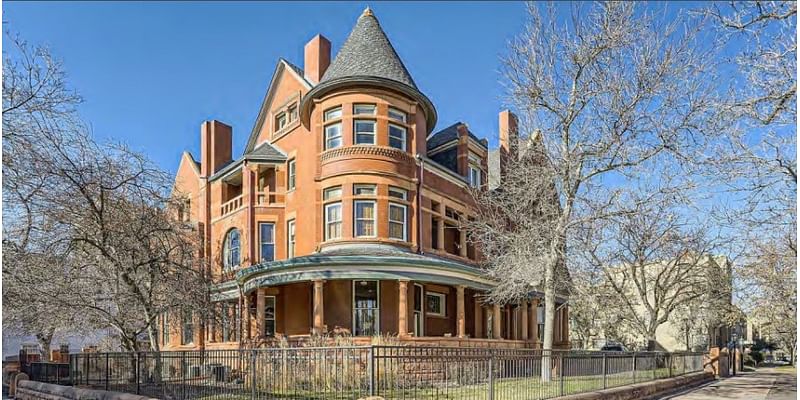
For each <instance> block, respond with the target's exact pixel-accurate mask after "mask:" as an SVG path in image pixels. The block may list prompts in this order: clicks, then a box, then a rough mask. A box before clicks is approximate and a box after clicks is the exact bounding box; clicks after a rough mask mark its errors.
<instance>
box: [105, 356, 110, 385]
mask: <svg viewBox="0 0 800 400" xmlns="http://www.w3.org/2000/svg"><path fill="white" fill-rule="evenodd" d="M108 354H109V353H106V390H108V372H109V368H110V366H109V362H108Z"/></svg>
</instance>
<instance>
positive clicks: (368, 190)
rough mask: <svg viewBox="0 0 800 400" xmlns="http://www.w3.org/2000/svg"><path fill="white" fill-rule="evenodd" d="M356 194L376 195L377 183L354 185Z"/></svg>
mask: <svg viewBox="0 0 800 400" xmlns="http://www.w3.org/2000/svg"><path fill="white" fill-rule="evenodd" d="M353 194H354V195H375V185H365V184H358V185H353Z"/></svg>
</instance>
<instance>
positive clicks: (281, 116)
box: [275, 111, 289, 132]
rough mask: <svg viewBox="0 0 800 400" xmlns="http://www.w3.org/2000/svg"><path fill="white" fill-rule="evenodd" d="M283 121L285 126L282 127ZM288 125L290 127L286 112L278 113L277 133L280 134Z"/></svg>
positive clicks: (276, 119) (276, 121)
mask: <svg viewBox="0 0 800 400" xmlns="http://www.w3.org/2000/svg"><path fill="white" fill-rule="evenodd" d="M281 121H283V125H281ZM287 125H289V114H288V113H287V112H285V111H282V112H280V113H278V115H276V116H275V132H280V131H281V130H282V129H283V128H286V126H287Z"/></svg>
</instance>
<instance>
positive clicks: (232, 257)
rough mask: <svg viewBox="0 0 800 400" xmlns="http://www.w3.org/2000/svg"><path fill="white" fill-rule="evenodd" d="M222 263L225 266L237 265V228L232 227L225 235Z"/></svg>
mask: <svg viewBox="0 0 800 400" xmlns="http://www.w3.org/2000/svg"><path fill="white" fill-rule="evenodd" d="M222 257H223V258H222V263H223V265H224V266H225V268H233V267H238V266H239V230H238V229H236V228H233V229H231V230H229V231H228V234H226V235H225V242H224V243H223V247H222Z"/></svg>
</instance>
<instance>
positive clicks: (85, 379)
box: [70, 346, 703, 400]
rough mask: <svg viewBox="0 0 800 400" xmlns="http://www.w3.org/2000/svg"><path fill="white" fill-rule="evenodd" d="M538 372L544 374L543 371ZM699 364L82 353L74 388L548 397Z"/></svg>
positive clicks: (210, 395)
mask: <svg viewBox="0 0 800 400" xmlns="http://www.w3.org/2000/svg"><path fill="white" fill-rule="evenodd" d="M543 369H544V371H543ZM702 369H703V353H656V352H652V353H650V352H648V353H640V352H636V353H632V352H588V351H581V352H577V351H542V350H531V349H480V348H448V347H408V346H354V347H317V348H269V349H257V350H206V351H179V352H158V353H154V352H140V353H82V354H73V355H72V356H71V358H70V371H71V379H72V382H73V384H74V385H76V386H87V387H92V388H99V389H107V390H115V391H122V392H129V393H138V394H144V395H148V396H152V397H157V398H162V399H206V400H211V399H274V398H297V399H301V398H302V399H308V398H325V399H353V398H360V397H365V396H369V395H379V396H383V397H385V398H391V399H441V398H448V399H536V400H538V399H547V398H553V397H558V396H562V395H567V394H574V393H581V392H588V391H595V390H600V389H604V388H610V387H615V386H622V385H627V384H631V383H639V382H645V381H651V380H655V379H660V378H667V377H672V376H678V375H682V374H685V373H690V372H695V371H700V370H702Z"/></svg>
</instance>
